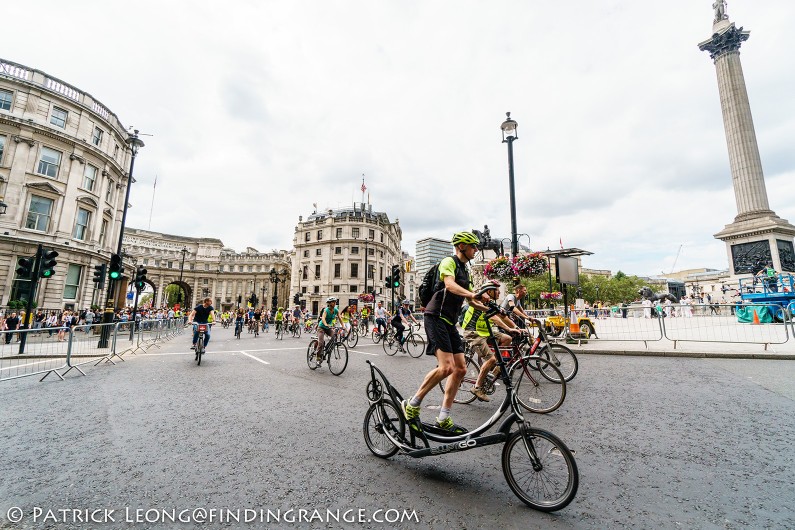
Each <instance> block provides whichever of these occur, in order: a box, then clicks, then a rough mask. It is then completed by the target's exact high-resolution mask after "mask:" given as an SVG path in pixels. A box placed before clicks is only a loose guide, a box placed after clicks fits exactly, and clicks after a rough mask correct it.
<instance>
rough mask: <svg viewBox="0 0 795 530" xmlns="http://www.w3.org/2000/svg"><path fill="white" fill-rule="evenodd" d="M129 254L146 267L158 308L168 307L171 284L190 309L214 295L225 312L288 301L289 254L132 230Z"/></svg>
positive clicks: (126, 239)
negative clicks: (177, 287)
mask: <svg viewBox="0 0 795 530" xmlns="http://www.w3.org/2000/svg"><path fill="white" fill-rule="evenodd" d="M123 251H124V254H125V260H126V264H127V265H130V266H132V267H135V266H137V265H143V266H144V267H145V268H146V270H147V280H148V281H147V283H148V284H149V286H150V287H151V289H152V290H153V291H154V293H153V295H154V296H153V304H154V305H156V306H160V305H164V304H165V302H166V297H165V290H166V287H168V286H169V285H177V286H179V287H180V288H181V290H182V293H183V301H184V302H183V305H185V306H186V307H195V306H196V305H197V304H198V303H199V300H202V299H204V298H208V297H209V298H210V299H212V301H213V306H214V307H215V308H216V309H219V310H228V309H235V308H237V307H238V306H242V307H246V306H247V305H248V303H249V302H250V301H251V302H252V305H256V306H262V305H264V306H265V307H268V308H270V307H273V306H278V305H285V304H286V303H288V297H289V288H288V286H289V284H290V270H291V255H290V253H289V252H288V251H286V250H273V251H271V252H259V251H258V250H256V249H254V248H251V247H249V248H247V249H246V250H245V251H244V252H236V251H235V250H233V249H231V248H227V247H225V246H224V244H223V242H222V241H221V240H220V239H213V238H206V237H203V238H197V237H185V236H176V235H169V234H162V233H159V232H152V231H148V230H138V229H135V228H127V229H126V230H125V231H124V241H123ZM271 271H273V273H271ZM128 276H129V273H128ZM147 290H148V289H147ZM252 295H255V296H256V301H253V300H251V297H252Z"/></svg>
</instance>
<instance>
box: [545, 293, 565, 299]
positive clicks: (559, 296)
mask: <svg viewBox="0 0 795 530" xmlns="http://www.w3.org/2000/svg"><path fill="white" fill-rule="evenodd" d="M562 299H563V293H561V292H560V291H553V292H551V293H547V292H542V293H541V300H562Z"/></svg>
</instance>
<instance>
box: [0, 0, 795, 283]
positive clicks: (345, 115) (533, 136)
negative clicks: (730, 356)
mask: <svg viewBox="0 0 795 530" xmlns="http://www.w3.org/2000/svg"><path fill="white" fill-rule="evenodd" d="M712 1H713V0H668V1H666V2H639V1H637V0H600V1H599V2H586V1H579V0H572V1H569V2H549V1H538V0H503V1H498V2H483V1H468V0H455V1H452V0H450V1H448V0H422V1H420V0H400V1H397V0H394V1H392V0H379V1H372V0H370V1H363V0H361V1H360V0H349V1H336V0H315V1H302V0H290V1H286V0H284V1H278V2H276V1H267V0H266V1H260V0H256V1H254V0H251V1H242V0H229V1H228V2H222V3H219V2H207V1H204V0H191V1H182V0H171V1H169V2H162V1H150V0H141V1H138V2H135V3H132V4H130V3H123V2H108V1H107V0H105V1H98V0H96V1H95V0H71V1H69V2H63V1H60V0H58V1H54V0H42V1H38V0H32V1H30V2H15V3H9V5H6V6H4V10H3V11H4V19H5V20H6V23H4V24H3V30H2V33H0V43H1V44H2V47H1V48H0V49H2V51H1V52H0V57H2V58H4V59H7V60H11V61H14V62H17V63H21V64H23V65H26V66H29V67H32V68H36V69H39V70H42V71H44V72H46V73H47V74H50V75H52V76H54V77H57V78H59V79H61V80H63V81H65V82H67V83H69V84H71V85H73V86H75V87H77V88H78V89H80V90H82V91H85V92H88V93H90V94H92V96H94V97H95V98H97V99H98V100H99V101H101V102H102V103H103V104H104V105H105V106H106V107H107V108H109V109H110V110H111V111H112V112H114V113H116V114H117V115H118V116H119V118H120V120H121V122H122V123H123V124H124V125H125V127H126V126H131V127H134V128H136V129H139V130H140V131H141V133H144V134H149V135H151V136H142V139H143V140H144V142H145V143H146V146H145V147H144V148H143V149H141V151H140V153H139V155H138V157H137V159H136V162H135V169H134V176H135V179H136V181H137V182H136V183H135V184H134V185H133V188H132V190H131V197H130V204H131V205H132V207H131V208H130V210H129V212H128V219H127V225H128V226H131V227H135V228H141V229H151V230H154V231H158V232H165V233H169V234H178V235H184V236H191V237H214V238H219V239H221V240H222V241H223V242H224V244H225V245H226V246H228V247H232V248H234V249H236V250H238V251H242V250H244V249H245V248H246V247H248V246H251V247H254V248H256V249H258V250H260V251H263V252H265V251H270V250H272V249H291V248H292V246H293V235H294V229H295V226H296V223H297V222H298V217H299V216H303V217H304V219H306V216H308V215H309V214H311V213H312V211H313V210H314V208H313V203H317V204H318V207H319V209H325V208H338V207H347V206H350V205H351V204H352V203H353V202H354V201H356V202H359V201H361V200H362V193H361V190H360V187H361V184H362V175H364V182H365V185H366V187H367V192H366V194H365V201H367V200H369V201H370V203H371V204H372V207H373V209H374V210H376V211H383V212H386V213H387V214H388V216H389V218H390V219H391V220H395V219H399V221H400V226H401V228H402V231H403V249H404V250H406V251H408V252H409V253H411V254H413V253H414V250H415V243H416V241H417V240H418V239H421V238H424V237H439V238H443V239H447V238H449V237H450V236H451V235H452V234H453V233H454V232H456V231H459V230H468V229H473V228H477V229H481V230H482V227H483V226H484V225H488V226H489V228H490V230H491V234H492V236H499V237H509V236H510V231H511V214H510V200H509V179H508V154H507V145H506V144H504V143H502V135H501V132H500V124H501V123H502V121H503V120H504V119H505V113H506V112H508V111H510V112H511V117H512V118H513V119H515V120H516V121H517V122H518V124H519V127H518V139H517V140H516V141H515V142H514V144H513V147H514V168H515V193H516V218H517V232H519V233H520V234H526V235H522V236H520V238H519V239H520V242H521V243H522V244H523V245H528V244H529V246H530V247H531V248H532V249H534V250H544V249H546V248H552V249H556V248H560V246H561V242H562V244H563V246H565V247H577V248H581V249H585V250H588V251H590V252H593V255H592V256H588V257H586V258H585V259H584V260H583V265H584V266H585V267H588V268H592V269H608V270H611V271H612V272H613V273H615V272H617V271H618V270H622V271H623V272H625V273H627V274H637V275H656V274H660V273H668V272H671V271H673V270H683V269H690V268H703V267H707V268H713V269H725V268H727V267H728V262H727V255H726V247H725V244H724V243H723V242H721V241H719V240H716V239H714V238H713V237H712V235H713V234H714V233H716V232H718V231H719V230H721V229H723V227H724V226H725V225H726V224H728V223H730V222H732V220H733V219H734V216H735V215H736V213H737V210H736V205H735V200H734V193H733V190H732V187H731V174H730V170H729V161H728V154H727V149H726V141H725V135H724V129H723V121H722V116H721V109H720V100H719V96H718V87H717V81H716V75H715V67H714V65H713V63H712V61H711V60H710V58H709V55H708V54H707V53H705V52H701V51H699V50H698V47H697V45H698V43H699V42H702V41H704V40H706V39H708V38H709V37H710V36H711V33H712V31H711V30H712V19H713V17H714V11H713V8H712V7H711V4H712ZM727 13H728V15H729V17H730V20H731V21H732V22H735V23H736V25H737V26H738V27H740V26H742V27H744V29H746V30H750V31H751V37H750V39H749V40H748V41H747V42H745V43H744V44H743V46H742V48H741V60H742V65H743V70H744V74H745V80H746V85H747V88H748V93H749V98H750V102H751V110H752V113H753V117H754V123H755V127H756V134H757V139H758V141H759V147H760V153H761V157H762V164H763V167H764V171H765V180H766V185H767V190H768V196H769V200H770V207H771V209H772V210H774V211H775V212H776V213H777V214H778V215H779V216H780V217H782V218H784V219H788V220H789V221H791V222H795V151H794V150H793V149H792V142H793V138H795V98H793V97H792V95H793V94H795V54H793V53H792V52H791V50H792V49H793V42H792V38H791V23H792V21H793V20H795V2H791V1H788V0H768V1H766V2H759V1H757V0H732V1H730V2H729V3H728V8H727ZM12 21H16V22H12ZM786 50H790V52H787V51H786ZM155 178H157V186H156V187H155V186H154V183H155ZM152 205H153V206H152ZM150 218H151V224H150Z"/></svg>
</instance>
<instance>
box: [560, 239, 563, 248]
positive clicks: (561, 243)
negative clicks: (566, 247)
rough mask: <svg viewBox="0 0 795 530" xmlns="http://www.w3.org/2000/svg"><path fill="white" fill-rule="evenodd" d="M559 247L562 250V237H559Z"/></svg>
mask: <svg viewBox="0 0 795 530" xmlns="http://www.w3.org/2000/svg"><path fill="white" fill-rule="evenodd" d="M560 249H561V250H563V238H562V237H561V238H560Z"/></svg>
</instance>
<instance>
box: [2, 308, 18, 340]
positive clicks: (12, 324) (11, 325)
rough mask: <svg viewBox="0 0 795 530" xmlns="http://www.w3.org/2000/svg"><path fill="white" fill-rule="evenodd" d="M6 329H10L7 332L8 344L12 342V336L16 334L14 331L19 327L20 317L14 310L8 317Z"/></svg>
mask: <svg viewBox="0 0 795 530" xmlns="http://www.w3.org/2000/svg"><path fill="white" fill-rule="evenodd" d="M5 329H6V331H8V333H6V344H11V338H12V337H13V336H14V333H13V332H14V331H16V330H18V329H19V317H18V316H17V313H16V311H14V312H12V313H11V316H10V317H8V318H7V319H6V322H5Z"/></svg>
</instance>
